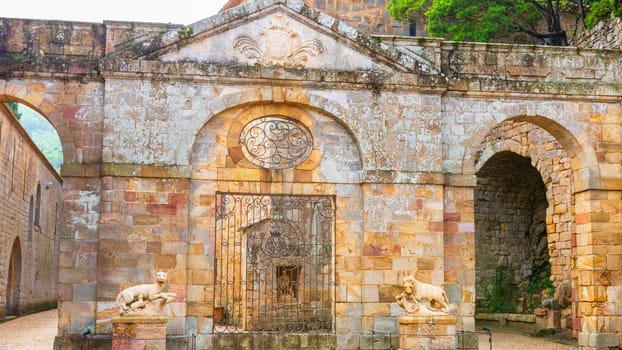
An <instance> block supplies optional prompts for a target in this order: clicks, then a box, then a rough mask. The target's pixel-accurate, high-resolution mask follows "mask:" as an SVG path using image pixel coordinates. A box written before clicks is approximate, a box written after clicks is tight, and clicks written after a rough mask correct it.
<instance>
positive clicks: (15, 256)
mask: <svg viewBox="0 0 622 350" xmlns="http://www.w3.org/2000/svg"><path fill="white" fill-rule="evenodd" d="M7 276H8V279H7V289H6V291H7V293H6V315H7V316H18V315H19V303H20V292H21V283H22V282H21V279H22V250H21V245H20V242H19V238H16V239H15V242H14V243H13V247H12V248H11V258H10V260H9V270H8V273H7Z"/></svg>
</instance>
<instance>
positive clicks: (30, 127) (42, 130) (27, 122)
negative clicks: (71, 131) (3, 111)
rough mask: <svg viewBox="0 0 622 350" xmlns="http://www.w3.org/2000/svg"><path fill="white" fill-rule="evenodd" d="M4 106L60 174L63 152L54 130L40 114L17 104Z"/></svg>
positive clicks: (11, 103) (8, 103) (12, 103)
mask: <svg viewBox="0 0 622 350" xmlns="http://www.w3.org/2000/svg"><path fill="white" fill-rule="evenodd" d="M6 106H7V107H8V108H9V109H10V110H11V113H13V114H14V115H15V117H16V118H17V119H18V120H19V122H20V124H21V125H22V127H23V128H24V130H26V132H27V133H28V136H30V138H31V139H32V141H33V142H34V143H35V145H37V147H38V148H39V150H41V153H43V155H44V156H45V157H46V158H47V159H48V161H49V162H50V164H52V166H53V167H54V168H55V169H56V171H57V172H60V166H61V164H62V163H63V150H62V146H61V142H60V138H59V137H58V133H57V132H56V129H54V127H53V126H52V124H50V122H49V121H48V120H47V119H45V117H43V116H42V115H41V114H39V113H37V112H36V111H34V110H32V109H30V108H28V107H26V106H25V105H22V104H20V103H17V102H7V103H6Z"/></svg>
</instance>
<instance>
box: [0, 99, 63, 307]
mask: <svg viewBox="0 0 622 350" xmlns="http://www.w3.org/2000/svg"><path fill="white" fill-rule="evenodd" d="M0 168H1V169H3V171H2V172H0V192H1V193H2V200H1V201H0V222H2V225H1V226H0V318H3V317H4V316H5V315H7V313H8V314H11V315H15V313H14V312H15V311H16V312H17V313H20V314H26V313H30V312H36V311H40V310H45V309H48V308H53V307H55V306H56V297H57V288H56V283H57V282H58V270H57V269H58V254H57V250H58V242H59V240H58V237H59V234H58V233H59V232H58V230H59V222H58V219H59V215H60V209H61V208H60V206H61V198H60V196H61V190H62V186H63V184H62V181H61V179H60V177H59V176H58V174H57V173H56V170H54V168H53V167H52V166H51V165H50V164H49V162H48V161H47V159H45V157H44V156H43V155H42V154H41V152H39V149H38V148H37V146H36V145H35V144H34V143H33V142H32V141H31V140H30V138H29V136H28V135H27V134H26V132H25V131H24V129H23V128H22V127H21V126H20V125H19V122H18V121H17V120H15V118H14V117H13V116H12V115H11V114H10V112H9V111H8V109H7V108H6V107H5V106H4V105H0ZM42 183H44V184H42ZM12 254H18V255H19V259H17V260H13V263H15V262H17V264H16V266H17V268H16V270H15V271H17V275H13V276H14V277H16V278H17V280H14V281H9V280H8V279H10V277H9V275H10V272H9V265H10V261H11V256H12ZM14 267H15V266H14ZM11 290H12V291H16V293H13V294H12V295H7V293H9V292H10V291H11ZM8 300H11V304H12V305H13V303H15V302H17V303H18V304H19V305H18V307H16V308H13V307H11V305H10V306H7V302H8ZM9 309H11V310H9Z"/></svg>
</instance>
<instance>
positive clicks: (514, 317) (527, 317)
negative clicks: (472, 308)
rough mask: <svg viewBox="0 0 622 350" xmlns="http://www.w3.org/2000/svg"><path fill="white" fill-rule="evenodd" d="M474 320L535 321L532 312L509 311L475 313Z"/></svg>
mask: <svg viewBox="0 0 622 350" xmlns="http://www.w3.org/2000/svg"><path fill="white" fill-rule="evenodd" d="M475 319H476V320H483V321H510V322H525V323H536V316H535V315H533V314H510V313H481V314H476V315H475Z"/></svg>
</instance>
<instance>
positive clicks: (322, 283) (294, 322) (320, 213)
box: [214, 192, 335, 332]
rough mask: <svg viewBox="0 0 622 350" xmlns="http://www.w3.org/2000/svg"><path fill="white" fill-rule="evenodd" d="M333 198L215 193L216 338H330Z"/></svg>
mask: <svg viewBox="0 0 622 350" xmlns="http://www.w3.org/2000/svg"><path fill="white" fill-rule="evenodd" d="M334 232H335V199H334V197H333V196H286V195H269V194H248V193H246V194H245V193H221V192H218V193H217V194H216V235H215V236H216V242H215V243H216V244H215V269H214V270H215V288H214V332H333V331H334V318H335V317H334V305H335V288H334V275H335V272H334V258H333V257H334V256H335V254H334V245H333V237H334Z"/></svg>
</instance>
